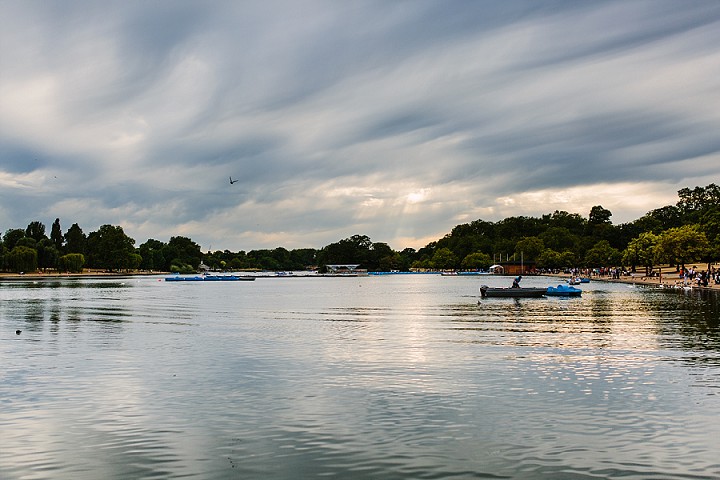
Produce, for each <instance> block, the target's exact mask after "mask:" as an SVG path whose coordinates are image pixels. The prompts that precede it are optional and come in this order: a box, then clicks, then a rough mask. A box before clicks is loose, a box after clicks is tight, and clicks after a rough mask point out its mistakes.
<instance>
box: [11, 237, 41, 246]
mask: <svg viewBox="0 0 720 480" xmlns="http://www.w3.org/2000/svg"><path fill="white" fill-rule="evenodd" d="M37 243H38V242H37V241H35V239H34V238H32V237H22V238H21V239H19V240H18V241H17V242H15V246H16V247H19V246H22V247H28V248H37Z"/></svg>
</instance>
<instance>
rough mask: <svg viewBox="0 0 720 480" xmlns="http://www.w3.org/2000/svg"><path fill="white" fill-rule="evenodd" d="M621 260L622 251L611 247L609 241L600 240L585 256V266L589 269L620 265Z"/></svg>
mask: <svg viewBox="0 0 720 480" xmlns="http://www.w3.org/2000/svg"><path fill="white" fill-rule="evenodd" d="M620 260H621V254H620V251H618V250H617V249H616V248H613V247H611V246H610V242H608V241H607V240H600V241H599V242H598V243H596V244H595V246H594V247H593V248H591V249H590V250H588V251H587V253H586V254H585V266H587V267H603V266H608V267H609V266H611V265H619V264H620Z"/></svg>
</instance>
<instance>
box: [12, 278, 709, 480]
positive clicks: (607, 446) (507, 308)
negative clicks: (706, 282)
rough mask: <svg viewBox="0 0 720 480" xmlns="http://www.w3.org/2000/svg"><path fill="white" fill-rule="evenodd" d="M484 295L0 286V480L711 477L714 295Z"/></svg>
mask: <svg viewBox="0 0 720 480" xmlns="http://www.w3.org/2000/svg"><path fill="white" fill-rule="evenodd" d="M490 280H497V281H502V280H505V281H506V280H507V279H502V278H500V279H496V278H492V279H488V280H486V281H490ZM526 281H527V284H528V285H527V286H533V285H537V286H539V285H545V286H546V285H549V284H552V281H548V279H536V278H528V279H526ZM477 287H478V282H477V281H476V280H475V279H472V278H462V277H460V278H448V277H439V276H397V277H393V276H387V277H378V278H373V277H370V278H343V279H332V278H311V279H264V280H263V279H260V280H258V281H256V282H238V284H235V282H227V283H226V282H212V283H210V284H208V285H205V284H196V285H192V284H188V285H173V284H166V283H165V282H158V279H157V278H143V279H126V280H63V281H46V282H36V283H32V282H22V283H3V284H0V360H1V361H2V364H3V368H2V369H0V432H1V435H0V478H3V479H5V478H8V479H20V478H73V479H77V478H81V479H82V478H87V479H95V478H145V477H152V478H175V477H180V476H185V477H191V478H203V479H205V478H271V479H272V478H277V479H285V478H288V479H289V478H293V479H294V478H307V477H318V476H323V477H325V476H327V477H335V478H343V479H345V478H381V479H416V478H528V479H530V478H544V479H555V478H631V479H652V478H657V479H660V478H663V479H668V478H718V477H720V464H719V463H718V461H717V458H716V457H717V454H716V452H715V450H716V448H715V446H716V444H717V438H720V420H719V419H718V416H717V411H718V407H720V396H719V394H720V390H718V389H719V388H720V332H719V331H718V330H719V326H718V323H719V321H720V314H719V310H718V308H719V307H718V299H717V298H715V296H710V295H708V294H707V293H700V292H696V291H692V292H682V291H681V292H677V291H661V290H656V289H649V288H634V287H632V286H627V285H614V284H603V283H593V284H590V285H588V286H583V289H584V290H585V291H584V293H583V296H582V297H581V298H570V299H562V298H544V299H482V300H481V301H480V302H478V300H480V299H479V298H478V293H477ZM16 330H21V333H20V334H19V335H18V334H16V333H15V331H16Z"/></svg>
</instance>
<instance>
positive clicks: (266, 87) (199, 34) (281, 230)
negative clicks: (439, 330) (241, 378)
mask: <svg viewBox="0 0 720 480" xmlns="http://www.w3.org/2000/svg"><path fill="white" fill-rule="evenodd" d="M719 152H720V2H718V1H716V0H708V1H703V0H694V1H692V2H683V1H676V0H672V1H663V0H647V1H634V0H619V1H594V2H578V1H575V0H569V1H537V0H527V1H509V2H498V1H494V0H492V1H491V0H487V1H482V0H477V1H475V0H473V1H461V0H452V1H441V0H431V1H423V0H410V1H392V0H389V1H388V0H382V1H369V0H368V1H364V0H357V1H348V2H337V1H330V0H327V1H310V0H277V1H275V0H269V1H201V0H198V1H181V0H180V1H152V2H147V1H122V2H101V1H73V0H68V1H32V0H30V1H28V0H17V1H15V0H1V1H0V230H1V231H3V232H4V231H5V230H7V229H9V228H24V227H25V226H26V225H27V224H28V223H29V222H30V221H33V220H40V221H42V222H43V223H45V225H46V226H47V230H48V233H49V230H50V225H51V224H52V222H53V221H54V219H55V218H56V217H59V218H60V222H61V225H62V228H63V230H67V228H68V227H70V225H71V224H73V223H78V224H79V225H80V226H81V227H82V228H83V230H84V231H85V232H86V233H89V232H91V231H93V230H96V229H97V228H98V227H99V226H100V225H103V224H112V225H121V226H122V227H123V228H124V230H125V232H126V233H127V234H128V235H130V236H131V237H133V238H135V239H136V241H137V244H138V245H139V244H140V243H143V242H144V241H146V240H147V239H148V238H155V239H158V240H162V241H168V240H169V238H170V237H171V236H175V235H184V236H188V237H190V238H192V239H193V240H195V241H196V242H197V243H199V244H200V245H201V246H202V248H203V250H207V249H209V248H212V249H213V250H218V249H230V250H233V251H237V250H251V249H257V248H274V247H277V246H284V247H286V248H302V247H313V248H320V247H322V246H324V245H327V244H328V243H331V242H335V241H338V240H340V239H342V238H347V237H349V236H351V235H354V234H361V235H368V236H370V238H371V239H372V240H373V241H375V242H387V243H389V244H390V246H391V247H392V248H394V249H396V250H401V249H403V248H405V247H413V248H419V247H422V246H424V245H425V244H427V243H428V242H430V241H433V240H437V239H438V238H441V237H442V236H443V235H445V234H446V233H448V232H449V231H450V230H451V229H452V227H453V226H455V225H457V224H460V223H467V222H470V221H473V220H476V219H483V220H489V221H497V220H501V219H503V218H505V217H507V216H511V215H531V216H540V215H542V214H545V213H551V212H553V211H554V210H566V211H569V212H573V213H579V214H581V215H583V216H585V217H587V215H588V213H589V211H590V208H591V207H592V206H593V205H602V206H603V207H605V208H607V209H609V210H610V211H611V212H612V213H613V217H612V221H613V223H615V224H619V223H623V222H627V221H632V220H634V219H636V218H638V217H640V216H642V215H643V214H644V213H646V212H647V211H649V210H651V209H653V208H658V207H661V206H664V205H669V204H674V203H675V202H676V201H677V190H679V189H680V188H683V187H686V186H687V187H694V186H696V185H702V186H705V185H707V184H709V183H712V182H720V153H719ZM230 176H232V178H233V179H234V180H237V182H236V183H234V184H232V185H231V184H230V181H229V177H230Z"/></svg>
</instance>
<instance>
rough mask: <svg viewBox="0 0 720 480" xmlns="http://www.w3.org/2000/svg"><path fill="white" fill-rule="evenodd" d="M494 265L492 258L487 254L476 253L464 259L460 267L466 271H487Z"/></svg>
mask: <svg viewBox="0 0 720 480" xmlns="http://www.w3.org/2000/svg"><path fill="white" fill-rule="evenodd" d="M490 265H492V258H490V255H488V254H487V253H482V252H475V253H471V254H470V255H467V256H466V257H465V258H463V260H462V262H461V263H460V266H461V267H462V268H464V269H466V270H478V269H482V270H486V269H488V268H490Z"/></svg>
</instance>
